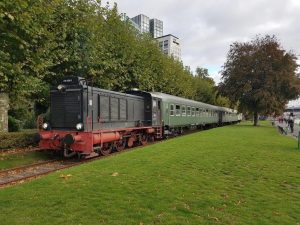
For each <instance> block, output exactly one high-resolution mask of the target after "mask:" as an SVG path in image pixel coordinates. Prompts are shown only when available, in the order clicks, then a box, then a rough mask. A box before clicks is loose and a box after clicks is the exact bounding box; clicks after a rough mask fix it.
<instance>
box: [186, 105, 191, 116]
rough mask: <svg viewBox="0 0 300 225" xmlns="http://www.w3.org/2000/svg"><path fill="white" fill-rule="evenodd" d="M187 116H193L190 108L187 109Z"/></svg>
mask: <svg viewBox="0 0 300 225" xmlns="http://www.w3.org/2000/svg"><path fill="white" fill-rule="evenodd" d="M186 115H187V116H190V115H191V107H190V106H188V107H187V112H186Z"/></svg>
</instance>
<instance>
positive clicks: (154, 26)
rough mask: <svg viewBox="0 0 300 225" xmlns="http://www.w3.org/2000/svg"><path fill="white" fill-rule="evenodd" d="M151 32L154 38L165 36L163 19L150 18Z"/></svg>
mask: <svg viewBox="0 0 300 225" xmlns="http://www.w3.org/2000/svg"><path fill="white" fill-rule="evenodd" d="M150 33H151V34H152V37H153V38H157V37H161V36H163V21H161V20H158V19H151V20H150Z"/></svg>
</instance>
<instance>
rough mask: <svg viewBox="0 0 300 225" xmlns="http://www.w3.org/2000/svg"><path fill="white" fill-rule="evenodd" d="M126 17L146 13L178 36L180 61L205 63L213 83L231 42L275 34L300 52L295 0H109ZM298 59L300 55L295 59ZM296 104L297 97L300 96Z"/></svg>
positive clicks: (299, 22) (298, 7)
mask: <svg viewBox="0 0 300 225" xmlns="http://www.w3.org/2000/svg"><path fill="white" fill-rule="evenodd" d="M109 2H110V3H113V2H116V3H117V5H118V9H119V12H124V13H126V14H127V15H128V16H129V17H134V16H136V15H138V14H145V15H147V16H148V17H150V18H157V19H160V20H162V21H163V23H164V35H165V34H173V35H175V36H176V37H178V38H180V41H181V52H182V61H183V63H184V65H185V66H190V67H191V69H192V71H195V69H196V67H197V66H199V67H204V68H207V69H208V71H209V74H210V75H211V77H212V78H213V79H214V80H215V82H216V83H219V82H220V81H221V76H220V73H219V72H220V70H221V69H222V65H223V64H224V62H225V61H226V55H227V52H228V51H229V47H230V44H232V43H233V42H236V41H237V42H244V41H250V40H251V39H253V38H255V36H256V35H265V34H270V35H275V36H276V37H277V38H278V39H279V41H280V42H281V44H282V47H283V48H284V49H285V50H287V51H292V52H293V53H295V54H296V55H297V56H299V58H300V13H299V12H300V0H251V1H247V0H210V1H209V0H189V1H182V0H159V1H158V0H151V1H149V0H109ZM299 64H300V61H299ZM299 104H300V101H299Z"/></svg>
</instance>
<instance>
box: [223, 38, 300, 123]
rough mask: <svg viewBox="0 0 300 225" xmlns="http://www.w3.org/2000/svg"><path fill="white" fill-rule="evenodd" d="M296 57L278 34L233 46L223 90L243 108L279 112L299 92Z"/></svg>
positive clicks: (253, 112) (226, 63) (253, 111)
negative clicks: (277, 37) (285, 47)
mask: <svg viewBox="0 0 300 225" xmlns="http://www.w3.org/2000/svg"><path fill="white" fill-rule="evenodd" d="M296 59H297V58H296V56H295V55H294V54H293V53H291V52H286V51H285V50H284V49H283V48H282V47H281V45H280V43H279V41H278V40H277V39H276V37H275V36H269V35H266V36H265V37H259V36H257V37H256V38H255V39H253V40H252V41H250V42H245V43H238V42H235V43H233V44H232V45H231V46H230V50H229V52H228V55H227V61H226V62H225V64H224V66H223V69H222V71H221V73H222V83H221V84H220V92H221V93H222V94H224V95H225V96H228V98H229V99H230V100H231V101H233V102H238V104H239V107H240V109H241V110H243V111H249V112H250V113H252V114H253V116H254V125H255V126H256V125H257V122H258V114H259V113H262V114H271V113H275V114H279V113H281V112H282V111H283V110H284V107H285V105H286V103H287V102H288V100H291V99H295V98H297V97H298V96H299V94H300V80H299V78H298V77H297V76H296V69H297V63H296Z"/></svg>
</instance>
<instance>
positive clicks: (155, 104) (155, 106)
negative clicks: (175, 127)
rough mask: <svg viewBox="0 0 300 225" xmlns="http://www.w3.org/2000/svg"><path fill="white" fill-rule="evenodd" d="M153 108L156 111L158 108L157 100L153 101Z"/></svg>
mask: <svg viewBox="0 0 300 225" xmlns="http://www.w3.org/2000/svg"><path fill="white" fill-rule="evenodd" d="M152 108H153V109H156V108H157V101H156V100H153V101H152Z"/></svg>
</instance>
